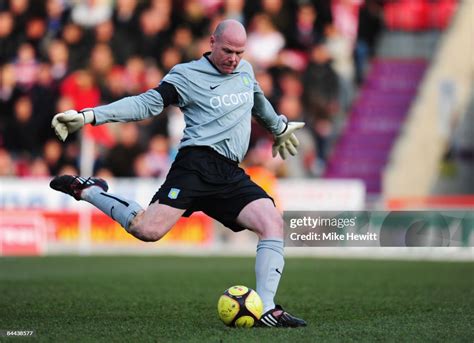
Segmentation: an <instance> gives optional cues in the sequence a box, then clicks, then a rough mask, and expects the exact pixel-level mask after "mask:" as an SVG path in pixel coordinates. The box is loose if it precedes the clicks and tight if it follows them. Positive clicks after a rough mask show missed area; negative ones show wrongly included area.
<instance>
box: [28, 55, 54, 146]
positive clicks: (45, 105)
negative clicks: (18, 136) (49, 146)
mask: <svg viewBox="0 0 474 343" xmlns="http://www.w3.org/2000/svg"><path fill="white" fill-rule="evenodd" d="M30 96H31V100H32V102H33V109H34V113H35V117H36V118H37V119H36V122H37V128H36V130H37V131H38V140H39V142H40V143H41V144H44V142H45V141H46V140H47V139H49V138H53V137H55V135H54V132H51V131H52V130H51V125H50V123H49V121H50V120H51V118H52V116H53V114H54V110H55V103H56V99H57V98H58V89H57V85H55V84H54V83H53V77H52V75H51V66H50V65H49V64H47V63H42V64H40V66H39V69H38V76H37V82H36V84H35V85H34V86H33V87H32V88H31V91H30Z"/></svg>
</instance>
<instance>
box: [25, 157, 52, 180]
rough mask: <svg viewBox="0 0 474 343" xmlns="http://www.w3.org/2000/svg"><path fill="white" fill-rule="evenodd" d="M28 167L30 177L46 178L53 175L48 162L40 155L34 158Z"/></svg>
mask: <svg viewBox="0 0 474 343" xmlns="http://www.w3.org/2000/svg"><path fill="white" fill-rule="evenodd" d="M28 169H29V170H28V175H27V176H28V177H38V178H45V177H49V176H51V174H50V172H49V169H48V166H47V164H46V162H45V161H44V160H43V159H42V158H40V157H36V158H34V159H33V161H32V162H31V163H30V165H29V167H28Z"/></svg>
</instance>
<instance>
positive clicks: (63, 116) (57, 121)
mask: <svg viewBox="0 0 474 343" xmlns="http://www.w3.org/2000/svg"><path fill="white" fill-rule="evenodd" d="M94 119H95V117H94V111H93V110H92V109H84V110H82V111H80V112H77V111H76V110H68V111H65V112H61V113H58V114H56V115H55V116H54V117H53V120H52V121H51V127H52V128H53V129H54V132H55V133H56V136H58V138H59V139H60V140H62V141H63V142H64V141H65V140H66V138H67V136H68V134H70V133H73V132H76V131H77V130H79V129H80V128H82V127H83V126H84V125H86V124H90V123H92V122H94Z"/></svg>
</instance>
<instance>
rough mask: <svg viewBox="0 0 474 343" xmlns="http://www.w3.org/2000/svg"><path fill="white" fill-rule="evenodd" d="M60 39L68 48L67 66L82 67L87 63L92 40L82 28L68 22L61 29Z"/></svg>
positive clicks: (74, 68)
mask: <svg viewBox="0 0 474 343" xmlns="http://www.w3.org/2000/svg"><path fill="white" fill-rule="evenodd" d="M62 39H63V41H64V42H65V43H66V45H67V47H68V49H69V66H70V68H71V69H72V70H76V69H80V68H83V67H85V66H86V65H87V61H88V59H89V52H90V49H91V45H92V40H91V39H90V37H88V36H87V35H86V34H85V32H84V30H83V29H82V28H81V27H80V26H78V25H76V24H74V23H68V24H66V26H64V28H63V30H62Z"/></svg>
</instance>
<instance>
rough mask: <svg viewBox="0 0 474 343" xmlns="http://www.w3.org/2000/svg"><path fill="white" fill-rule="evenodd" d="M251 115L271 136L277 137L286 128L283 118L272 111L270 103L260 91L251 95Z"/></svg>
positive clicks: (284, 118)
mask: <svg viewBox="0 0 474 343" xmlns="http://www.w3.org/2000/svg"><path fill="white" fill-rule="evenodd" d="M253 94H254V96H253V101H254V104H253V108H252V115H253V116H254V117H255V118H256V119H257V121H258V122H259V123H260V124H262V125H263V126H264V127H265V128H266V129H267V130H268V131H270V132H271V133H273V135H275V136H276V135H278V134H279V133H281V132H283V131H284V130H285V128H286V122H287V119H286V117H285V116H282V115H278V114H277V113H276V112H275V110H274V109H273V106H272V104H270V101H268V99H267V98H266V97H265V96H264V95H263V93H262V92H261V91H257V92H254V93H253Z"/></svg>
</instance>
